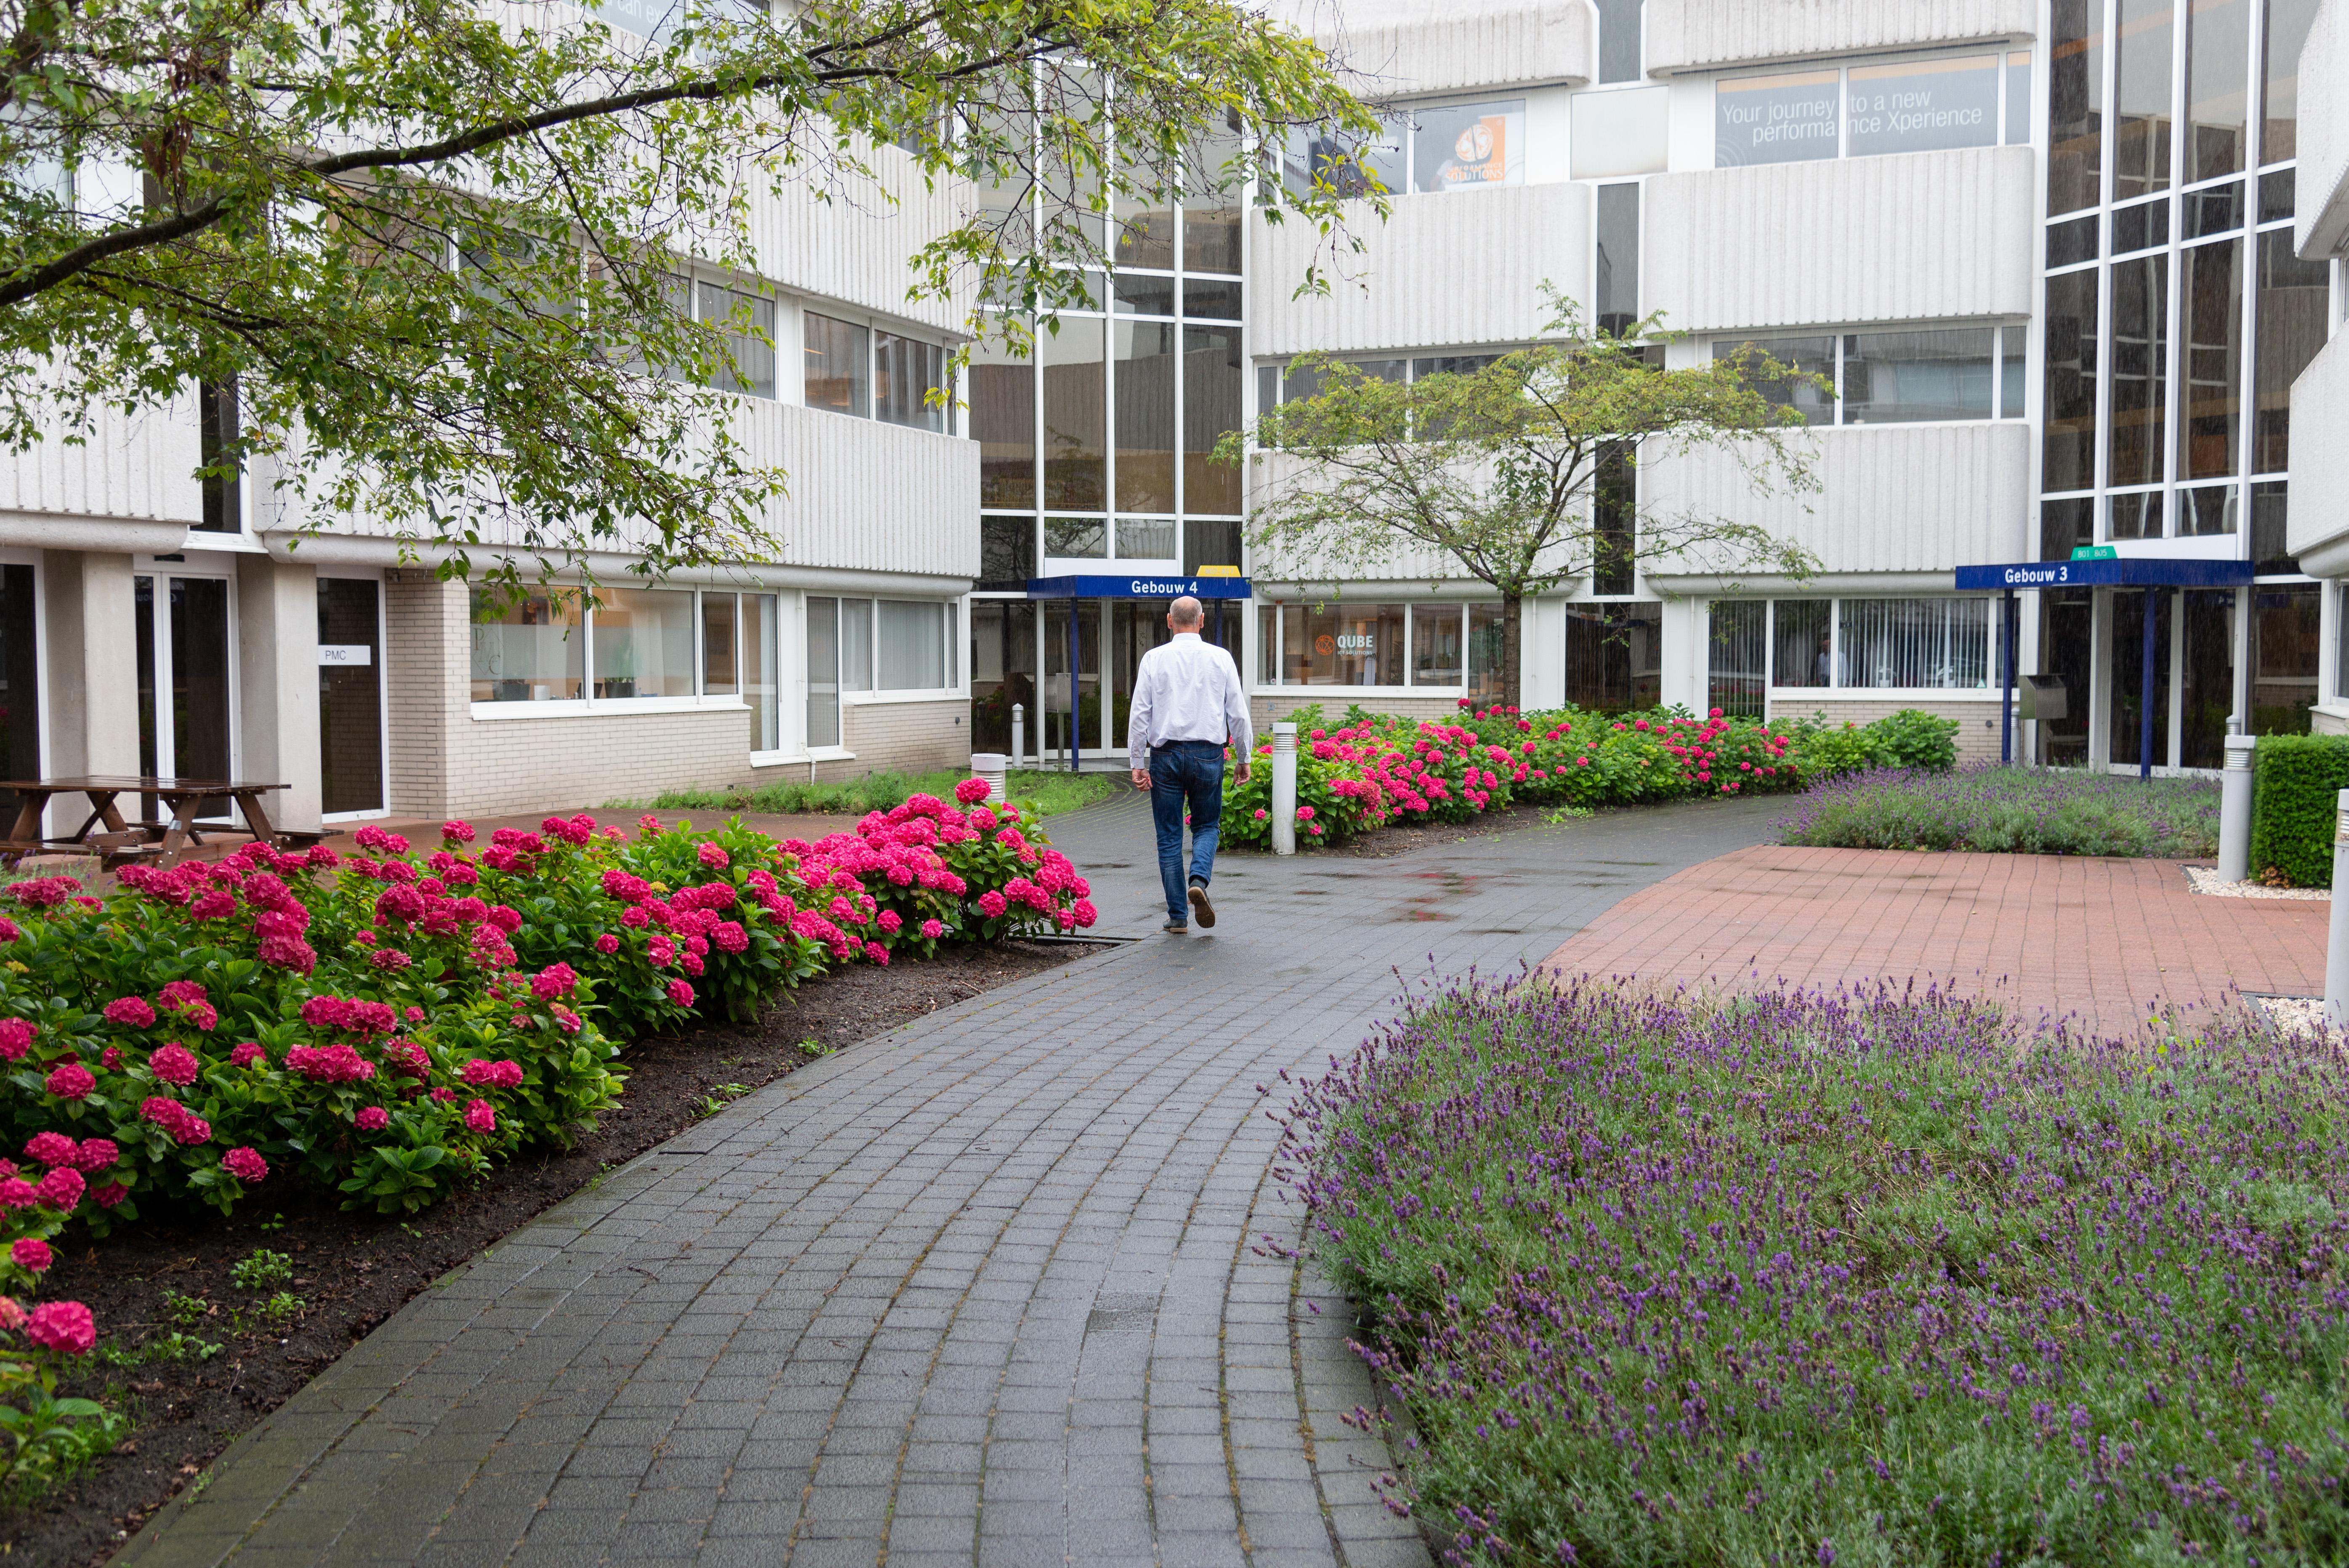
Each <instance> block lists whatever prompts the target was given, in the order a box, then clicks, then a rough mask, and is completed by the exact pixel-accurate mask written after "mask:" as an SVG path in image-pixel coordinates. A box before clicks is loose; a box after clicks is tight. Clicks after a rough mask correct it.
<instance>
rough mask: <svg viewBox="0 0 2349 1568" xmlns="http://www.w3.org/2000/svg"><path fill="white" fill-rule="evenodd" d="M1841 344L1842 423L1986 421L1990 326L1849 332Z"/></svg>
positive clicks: (1989, 411)
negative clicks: (1928, 330) (1940, 420)
mask: <svg viewBox="0 0 2349 1568" xmlns="http://www.w3.org/2000/svg"><path fill="white" fill-rule="evenodd" d="M1843 345H1844V347H1843V422H1844V423H1845V424H1847V425H1887V424H1907V423H1914V422H1916V421H1918V420H1923V419H1987V418H1990V417H1991V412H1992V409H1991V354H1992V328H1990V327H1986V326H1983V327H1963V328H1960V329H1958V330H1956V331H1950V332H1863V333H1854V334H1851V335H1847V336H1846V337H1845V338H1844V340H1843Z"/></svg>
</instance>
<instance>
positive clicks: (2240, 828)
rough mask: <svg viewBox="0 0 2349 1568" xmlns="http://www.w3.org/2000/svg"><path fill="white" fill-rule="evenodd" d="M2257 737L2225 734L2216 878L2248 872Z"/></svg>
mask: <svg viewBox="0 0 2349 1568" xmlns="http://www.w3.org/2000/svg"><path fill="white" fill-rule="evenodd" d="M2259 745H2260V742H2259V738H2258V737H2257V736H2251V735H2230V736H2229V737H2227V770H2226V771H2225V772H2224V773H2222V774H2220V776H2219V778H2220V783H2219V880H2220V882H2241V881H2243V880H2244V879H2246V878H2248V877H2249V876H2250V875H2251V760H2252V758H2253V756H2254V755H2255V754H2256V753H2257V751H2258V750H2259Z"/></svg>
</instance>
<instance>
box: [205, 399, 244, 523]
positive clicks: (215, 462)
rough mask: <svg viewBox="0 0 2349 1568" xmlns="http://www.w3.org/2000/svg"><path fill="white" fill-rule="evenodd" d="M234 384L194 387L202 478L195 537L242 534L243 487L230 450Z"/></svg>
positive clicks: (233, 434) (234, 430)
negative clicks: (200, 501) (205, 534)
mask: <svg viewBox="0 0 2349 1568" xmlns="http://www.w3.org/2000/svg"><path fill="white" fill-rule="evenodd" d="M236 437H237V427H236V381H235V378H234V377H231V378H229V379H228V380H225V381H200V382H198V383H197V384H196V448H197V452H198V454H199V458H198V460H199V461H200V462H201V463H202V467H203V469H204V474H203V509H204V510H203V521H201V522H199V523H197V524H196V526H195V531H196V532H198V533H243V531H244V500H243V493H242V492H243V484H242V483H241V482H240V481H241V477H242V476H241V475H240V473H239V472H238V470H237V468H236V465H235V464H234V463H233V462H232V461H231V460H230V455H229V449H230V448H231V447H232V446H233V445H234V444H235V441H236Z"/></svg>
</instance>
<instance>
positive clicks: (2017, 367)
mask: <svg viewBox="0 0 2349 1568" xmlns="http://www.w3.org/2000/svg"><path fill="white" fill-rule="evenodd" d="M2029 336H2030V328H2028V327H2022V326H2002V327H2000V328H1999V329H1998V337H1999V342H1998V417H1999V418H2002V419H2020V418H2023V371H2024V369H2025V368H2026V367H2027V366H2029V364H2030V343H2029Z"/></svg>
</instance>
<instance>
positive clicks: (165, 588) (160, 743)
mask: <svg viewBox="0 0 2349 1568" xmlns="http://www.w3.org/2000/svg"><path fill="white" fill-rule="evenodd" d="M132 583H133V593H134V596H135V601H136V616H135V620H136V637H137V642H138V656H139V767H140V771H141V772H144V773H150V774H155V775H159V776H160V777H163V778H178V779H227V778H228V777H229V775H230V773H231V772H232V771H233V769H234V767H235V746H234V743H233V736H234V735H235V729H234V725H233V715H232V713H231V700H232V699H231V677H230V667H231V664H232V655H231V650H230V646H229V643H230V639H229V615H230V608H229V585H228V580H227V579H226V578H222V577H146V576H142V577H138V578H134V579H133V580H132ZM228 810H229V802H228V799H227V797H225V796H214V797H212V798H210V799H206V800H205V801H204V802H203V803H202V806H201V807H200V808H199V810H198V813H197V814H198V815H199V816H201V817H204V818H224V817H226V816H227V815H228ZM148 814H149V815H150V816H152V815H153V810H152V809H151V806H150V810H149V812H148Z"/></svg>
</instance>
